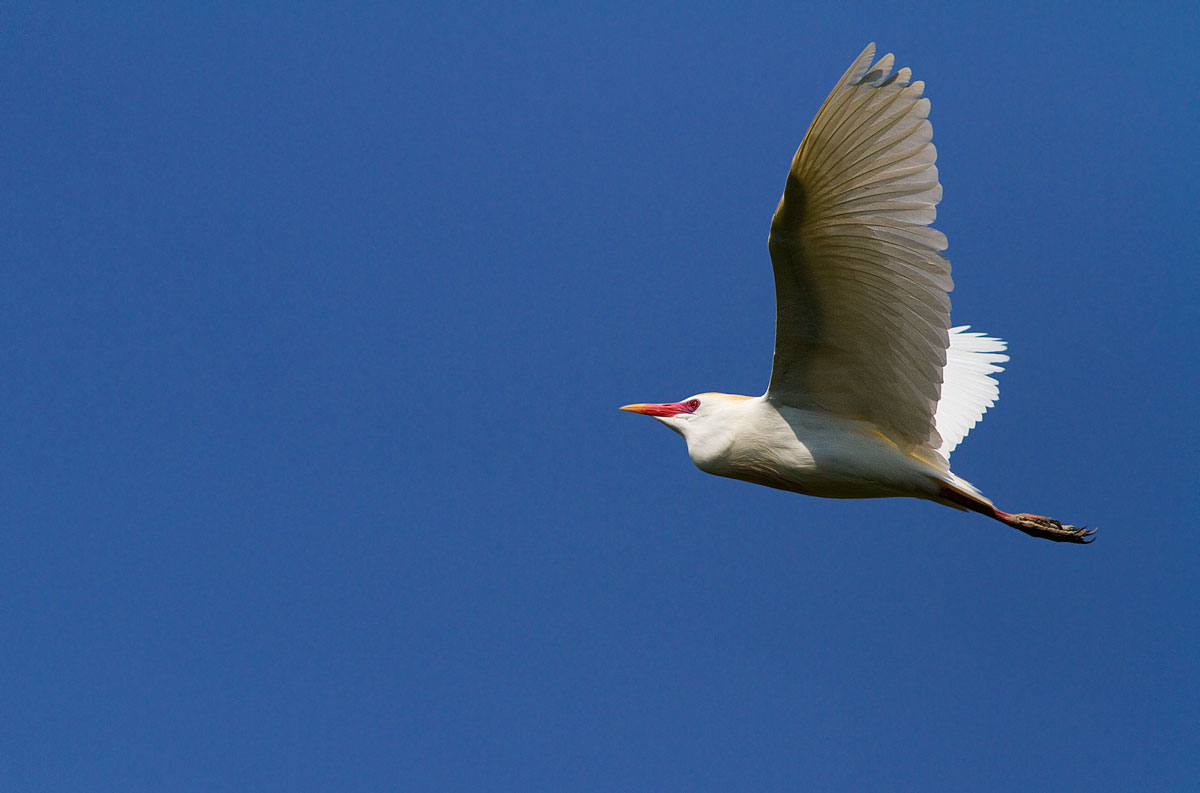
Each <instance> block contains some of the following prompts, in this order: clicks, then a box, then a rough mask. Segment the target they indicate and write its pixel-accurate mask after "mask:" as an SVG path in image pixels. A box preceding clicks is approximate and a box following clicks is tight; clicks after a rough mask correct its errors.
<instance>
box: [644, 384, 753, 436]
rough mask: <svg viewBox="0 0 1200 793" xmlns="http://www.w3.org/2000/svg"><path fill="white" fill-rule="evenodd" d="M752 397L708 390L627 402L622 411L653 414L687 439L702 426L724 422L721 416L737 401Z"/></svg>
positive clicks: (700, 429)
mask: <svg viewBox="0 0 1200 793" xmlns="http://www.w3.org/2000/svg"><path fill="white" fill-rule="evenodd" d="M747 399H749V397H744V396H739V395H736V394H717V393H706V394H696V395H695V396H690V397H688V398H687V399H684V400H682V401H680V402H639V403H637V404H634V405H624V406H622V407H621V410H628V411H629V412H630V413H642V414H644V415H647V416H653V417H654V418H656V419H658V420H659V421H660V422H662V423H663V424H665V425H667V426H668V427H670V428H671V429H673V430H675V431H676V432H678V433H679V434H680V435H682V436H684V437H685V438H686V437H688V436H689V434H695V433H696V432H697V431H698V430H699V431H703V430H702V428H705V427H709V426H710V425H714V424H716V423H719V422H720V418H719V417H721V416H722V415H723V414H725V413H726V412H727V410H728V409H729V408H730V407H731V406H732V405H734V404H738V403H741V402H742V401H744V400H747Z"/></svg>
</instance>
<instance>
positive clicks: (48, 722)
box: [0, 2, 1200, 793]
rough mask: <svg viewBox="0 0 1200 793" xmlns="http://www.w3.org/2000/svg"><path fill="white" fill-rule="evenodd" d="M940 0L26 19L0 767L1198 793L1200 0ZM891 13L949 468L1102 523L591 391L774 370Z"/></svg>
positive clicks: (743, 386)
mask: <svg viewBox="0 0 1200 793" xmlns="http://www.w3.org/2000/svg"><path fill="white" fill-rule="evenodd" d="M94 5H99V4H94ZM962 5H965V4H947V5H943V6H930V5H925V6H914V5H912V4H897V5H880V4H865V3H864V4H845V3H838V4H828V6H826V5H822V6H811V5H799V4H786V3H778V4H770V5H756V6H751V7H744V6H739V7H737V8H736V10H734V9H732V8H727V9H723V10H722V9H713V8H708V7H700V6H695V5H693V4H679V5H674V6H671V7H660V8H657V9H655V10H646V9H644V8H642V7H641V5H640V4H628V5H617V6H613V5H607V4H605V5H598V6H591V7H566V6H563V7H557V8H555V9H553V10H546V9H541V10H532V9H526V10H514V9H509V10H504V11H498V10H495V9H494V8H488V7H486V6H485V7H469V6H459V7H456V9H455V10H430V9H425V10H417V9H413V8H410V7H407V6H404V5H394V6H371V7H364V6H356V7H352V8H351V7H344V8H343V7H339V8H334V7H332V6H292V5H281V6H277V7H275V8H274V9H273V10H263V9H261V8H257V9H253V10H246V9H236V10H235V9H233V8H231V7H221V8H217V7H213V6H212V5H210V4H203V5H201V4H196V5H192V6H178V5H173V6H170V7H169V8H157V9H149V8H142V9H140V10H135V9H133V8H132V7H128V6H107V5H106V7H105V8H104V9H102V10H97V9H96V8H94V7H93V8H88V7H86V6H85V5H83V4H79V5H71V6H60V7H49V6H41V5H39V6H38V7H37V10H30V9H24V10H21V9H15V8H12V7H9V8H8V9H7V10H5V11H4V12H3V14H2V17H3V20H2V21H3V24H2V25H0V73H2V74H3V79H2V80H0V106H2V107H3V121H2V122H0V128H2V129H3V130H4V134H3V145H2V146H0V184H2V185H3V190H2V195H3V198H2V200H3V206H2V207H0V209H2V211H0V240H2V241H3V250H4V253H3V260H4V265H5V266H4V272H5V278H4V287H3V289H2V290H0V332H2V338H3V344H2V345H0V359H2V363H3V373H4V376H3V378H0V412H2V414H3V416H4V432H3V442H2V443H0V519H2V525H0V638H2V646H0V680H2V681H3V682H2V683H0V714H2V717H0V745H2V746H3V750H2V754H3V756H4V759H3V762H2V763H0V789H3V790H10V791H76V790H89V791H106V790H111V791H142V790H145V791H164V790H170V791H224V790H228V791H246V790H256V791H259V790H279V791H332V790H353V791H360V790H361V791H390V790H405V791H407V790H414V791H423V790H428V791H572V793H575V792H579V791H643V790H645V791H720V790H737V791H783V790H789V791H792V790H820V791H862V790H912V791H929V790H947V791H1015V790H1046V791H1068V790H1088V791H1128V790H1135V789H1140V790H1194V789H1197V786H1198V785H1200V739H1198V729H1200V728H1198V724H1200V682H1198V671H1197V670H1198V669H1200V611H1198V608H1197V602H1198V598H1200V584H1198V580H1197V574H1196V570H1197V563H1198V562H1200V559H1198V556H1200V554H1198V552H1197V531H1198V527H1197V525H1196V519H1195V514H1196V509H1197V507H1198V506H1200V494H1198V493H1200V471H1198V470H1197V459H1198V454H1200V452H1198V448H1200V438H1198V434H1197V426H1196V410H1195V408H1196V392H1197V387H1198V386H1200V383H1198V382H1197V374H1196V372H1197V356H1196V352H1195V350H1196V342H1197V338H1198V329H1200V328H1198V323H1197V319H1196V314H1197V302H1198V300H1200V289H1198V287H1200V283H1198V276H1197V242H1196V240H1197V231H1198V228H1200V225H1198V220H1197V218H1198V213H1197V209H1196V206H1197V205H1196V196H1197V178H1198V177H1200V168H1198V164H1200V163H1198V160H1200V156H1198V151H1200V148H1198V147H1197V139H1198V135H1200V104H1198V99H1197V97H1200V80H1198V78H1197V71H1196V68H1195V66H1194V64H1193V62H1192V61H1193V59H1194V55H1195V53H1196V50H1197V44H1200V27H1198V18H1200V15H1198V14H1197V12H1196V10H1195V8H1194V7H1190V6H1192V4H1189V3H1183V2H1176V3H1158V4H1154V3H1151V4H1140V5H1138V6H1136V8H1135V7H1133V6H1132V4H1131V5H1130V6H1129V7H1122V6H1120V5H1116V4H1113V5H1103V4H1102V5H1096V4H1093V3H1078V4H1074V5H1070V6H1059V5H1051V6H1047V5H1045V4H1042V3H1028V4H1018V5H1016V6H1012V5H1011V4H1003V5H1004V6H1005V7H1004V8H1003V9H1002V8H1001V7H1000V5H997V4H992V7H991V8H989V9H983V8H982V6H974V5H973V6H972V7H971V8H963V7H962ZM834 6H836V10H835V8H834ZM872 40H875V41H878V42H879V46H880V50H881V52H886V51H895V52H896V53H897V55H898V60H899V62H900V64H902V65H909V66H911V67H913V68H914V70H915V74H916V76H917V77H918V78H919V79H923V80H925V81H926V83H927V95H928V96H930V97H931V99H932V101H933V112H932V120H933V122H934V129H935V142H936V144H937V146H938V150H939V152H940V159H939V166H940V167H941V169H942V170H941V173H942V182H943V184H944V186H945V201H944V203H943V205H942V211H941V214H940V216H939V219H938V226H939V227H940V228H941V229H942V230H944V231H945V232H946V233H947V234H948V235H949V239H950V249H949V251H948V253H949V255H950V257H951V259H952V260H953V262H954V266H955V270H954V272H955V276H956V280H957V282H958V285H959V287H958V290H957V291H956V292H955V293H954V319H955V321H956V322H959V323H970V324H972V325H975V326H976V327H977V328H979V329H982V330H987V331H989V332H992V333H996V334H999V335H1001V336H1003V337H1004V338H1006V339H1008V340H1009V341H1010V343H1011V352H1012V354H1013V361H1012V363H1011V364H1010V369H1009V371H1008V372H1006V373H1005V374H1004V375H1003V379H1002V399H1001V401H1000V403H999V405H998V406H997V408H996V409H994V410H993V412H991V413H989V414H988V416H987V419H986V420H985V421H984V422H983V424H981V425H980V426H979V427H977V428H976V430H975V431H974V432H973V433H972V435H971V436H970V437H969V438H968V439H967V441H966V443H965V444H964V445H963V446H962V447H961V448H960V449H959V450H958V451H957V452H956V453H955V456H954V462H955V469H956V470H957V471H959V472H960V473H961V474H962V475H963V476H965V477H966V478H968V479H970V480H972V481H974V482H976V483H977V484H978V485H980V486H981V487H982V488H983V489H984V490H985V492H987V493H988V494H990V495H991V496H992V497H993V498H995V499H996V501H997V503H998V504H999V505H1000V506H1001V507H1002V508H1005V509H1008V510H1011V511H1034V512H1044V513H1046V514H1050V515H1055V516H1058V517H1061V518H1062V519H1064V520H1068V521H1071V522H1075V523H1087V524H1093V525H1094V524H1099V525H1100V526H1101V527H1102V530H1101V532H1100V534H1099V537H1098V540H1097V541H1096V543H1095V544H1094V545H1092V546H1091V547H1088V548H1080V547H1075V546H1063V545H1055V544H1051V543H1047V542H1039V541H1035V540H1032V539H1030V538H1027V537H1025V536H1023V535H1021V534H1019V533H1017V532H1015V531H1011V530H1009V529H1006V528H1004V527H1003V526H1001V525H999V524H997V523H993V522H991V521H987V520H984V519H983V518H980V517H978V516H972V515H964V514H961V513H957V512H954V511H951V510H947V509H944V508H940V507H936V506H933V505H930V504H924V503H918V502H915V501H913V502H906V501H874V502H834V501H821V500H816V499H806V498H803V497H799V496H795V495H789V494H785V493H780V492H775V491H770V490H767V489H763V488H756V487H752V486H749V485H746V484H742V483H738V482H733V481H727V480H720V479H716V478H713V477H709V476H706V475H704V474H701V473H700V472H699V471H697V470H695V469H694V468H693V467H692V466H691V464H690V463H689V462H688V460H687V458H686V455H685V451H684V447H683V444H682V443H681V441H680V439H679V438H678V437H676V436H674V435H672V434H671V433H669V432H667V431H666V430H664V429H663V428H661V427H659V426H656V425H655V423H654V422H652V421H650V420H649V419H645V418H643V417H639V416H632V415H629V414H626V413H620V412H618V411H617V410H616V407H617V406H618V405H621V404H624V403H626V402H632V401H648V400H655V401H658V400H673V399H678V398H681V397H684V396H686V395H688V394H691V393H693V392H697V391H704V390H722V391H731V392H740V393H748V394H757V393H761V391H762V389H763V388H764V387H765V385H766V381H767V376H768V371H769V367H770V349H771V340H772V333H773V327H772V322H773V294H772V283H771V274H770V267H769V264H768V259H767V250H766V235H767V225H768V222H769V218H770V214H771V212H772V211H773V209H774V207H775V203H776V201H777V198H778V195H779V192H780V190H781V189H782V185H783V179H784V175H785V172H786V169H787V166H788V163H789V161H790V158H791V156H792V153H793V151H794V149H795V147H796V145H797V144H798V143H799V141H800V138H801V136H802V134H803V132H804V130H805V128H806V127H807V125H808V122H809V120H810V119H811V117H812V115H813V113H814V112H815V111H816V109H817V108H818V107H819V105H820V102H821V101H822V99H823V98H824V97H825V95H826V93H827V92H828V91H829V89H830V88H831V87H832V86H833V84H834V82H835V81H836V79H837V78H838V77H839V76H840V75H841V73H842V72H843V70H844V69H845V68H846V67H847V66H848V65H849V64H850V62H851V61H852V60H853V59H854V57H855V56H856V55H857V54H858V53H859V51H860V50H861V49H862V47H863V46H864V45H865V44H866V43H867V42H868V41H872Z"/></svg>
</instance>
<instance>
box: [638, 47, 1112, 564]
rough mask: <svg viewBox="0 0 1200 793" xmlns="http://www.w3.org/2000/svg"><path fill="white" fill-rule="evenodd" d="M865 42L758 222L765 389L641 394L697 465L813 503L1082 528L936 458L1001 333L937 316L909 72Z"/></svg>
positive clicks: (999, 355)
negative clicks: (1031, 509) (762, 245)
mask: <svg viewBox="0 0 1200 793" xmlns="http://www.w3.org/2000/svg"><path fill="white" fill-rule="evenodd" d="M874 57H875V45H874V44H871V45H868V47H867V48H866V49H865V50H864V51H863V53H862V54H861V55H859V56H858V58H857V59H856V60H855V61H854V63H853V65H851V66H850V68H849V69H848V70H847V71H846V73H845V74H844V75H843V76H842V79H841V80H839V81H838V83H837V85H836V86H835V87H834V89H833V91H832V92H831V93H830V94H829V97H828V98H827V99H826V100H825V103H824V104H823V105H822V106H821V109H820V111H818V112H817V115H816V118H814V119H813V122H812V124H811V125H810V126H809V128H808V132H807V133H806V134H805V136H804V139H803V141H802V142H801V143H800V148H799V149H798V150H797V151H796V155H795V157H794V158H793V159H792V166H791V170H790V171H789V172H788V175H787V182H786V184H785V186H784V191H783V197H782V198H781V199H780V201H779V206H778V208H777V209H776V210H775V216H774V218H773V219H772V221H771V233H770V237H769V248H770V254H771V264H772V266H773V268H774V271H775V300H776V314H775V356H774V361H773V365H772V369H771V380H770V384H769V385H768V387H767V392H766V393H765V394H763V395H762V396H758V397H748V396H740V395H736V394H722V393H701V394H697V395H695V396H692V397H688V398H687V399H684V400H682V401H680V402H662V403H655V404H649V403H639V404H635V405H625V406H624V407H622V408H621V409H622V410H627V411H632V412H634V413H644V414H646V415H649V416H653V417H654V418H655V419H657V420H658V421H660V422H662V423H663V424H665V425H667V426H668V427H669V428H671V429H672V430H674V431H676V432H678V433H679V434H680V435H682V436H683V437H684V439H685V440H686V441H687V448H688V455H689V456H690V457H691V459H692V462H694V463H695V464H696V466H697V467H698V468H700V469H701V470H702V471H705V472H707V473H710V474H715V475H717V476H726V477H732V478H734V479H741V480H745V481H747V482H752V483H755V484H759V485H766V486H767V487H774V488H779V489H782V490H789V491H793V492H796V493H802V494H805V495H810V496H821V497H825V498H885V497H897V496H900V497H911V498H920V499H927V500H929V501H934V502H937V503H939V504H943V505H945V506H949V507H954V508H956V509H960V510H964V511H965V510H970V511H973V512H978V513H981V514H983V515H987V516H988V517H990V518H995V519H996V520H998V521H1000V522H1002V523H1005V524H1007V525H1009V526H1012V527H1013V528H1016V529H1019V530H1020V531H1023V532H1025V533H1026V534H1028V535H1031V536H1033V537H1041V538H1044V539H1047V540H1054V541H1057V542H1073V543H1086V542H1089V541H1090V538H1091V535H1092V534H1094V533H1095V530H1094V529H1093V530H1091V531H1088V529H1087V527H1086V526H1084V527H1081V528H1076V527H1074V526H1070V525H1066V524H1063V523H1060V522H1059V521H1057V520H1054V519H1053V518H1047V517H1044V516H1042V515H1031V514H1027V513H1017V514H1011V513H1008V512H1002V511H1001V510H999V509H997V508H996V507H995V506H994V505H993V504H992V502H991V501H990V500H989V499H988V498H986V497H985V496H984V495H983V494H982V493H981V492H980V491H979V490H978V489H977V488H976V487H975V486H974V485H972V484H971V483H970V482H967V481H966V480H965V479H962V478H960V477H958V476H956V475H955V474H954V473H952V472H951V470H950V463H949V458H950V453H951V452H952V451H954V448H955V447H956V446H958V444H959V443H960V442H961V441H962V439H963V438H964V437H965V436H966V434H967V433H968V432H969V431H970V430H971V428H972V427H974V426H975V424H976V423H977V422H978V421H979V420H980V419H981V418H982V417H983V414H984V412H985V411H986V410H987V409H988V408H989V407H991V406H992V405H994V404H995V400H996V399H997V397H998V395H999V389H998V388H997V383H996V380H995V378H993V377H992V376H991V375H992V374H994V373H996V372H999V371H1002V368H1003V367H1001V366H1000V364H1001V363H1003V362H1005V361H1007V360H1008V356H1007V355H1005V354H1004V350H1005V348H1006V345H1005V343H1004V342H1003V341H1001V340H1000V339H997V338H993V337H991V336H987V335H984V334H982V333H972V332H969V326H960V327H951V326H950V298H949V296H948V294H947V293H948V292H949V291H950V290H951V289H953V286H954V285H953V282H952V281H951V279H950V262H949V261H948V260H947V259H946V257H945V255H944V254H943V253H942V251H944V250H945V249H946V237H945V235H944V234H942V233H941V232H940V231H937V230H935V229H933V228H932V227H931V226H930V224H931V223H932V222H933V220H934V218H935V216H936V209H935V207H936V206H937V203H938V201H939V200H941V197H942V186H941V184H940V183H939V182H938V170H937V167H936V166H935V165H934V161H935V160H936V158H937V154H936V150H935V149H934V146H933V143H932V142H931V141H932V137H933V128H932V127H931V125H930V123H929V120H928V115H929V100H928V99H926V98H923V97H922V95H921V94H922V92H923V90H924V83H922V82H919V81H913V80H911V76H912V72H911V70H909V69H907V68H904V69H899V70H898V71H893V65H894V59H893V57H892V55H891V54H888V55H885V56H883V57H882V58H880V59H879V60H878V61H875V60H874Z"/></svg>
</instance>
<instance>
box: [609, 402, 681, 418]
mask: <svg viewBox="0 0 1200 793" xmlns="http://www.w3.org/2000/svg"><path fill="white" fill-rule="evenodd" d="M621 410H628V411H629V412H630V413H644V414H645V415H647V416H660V417H663V418H666V417H668V416H678V415H679V414H680V413H692V412H694V411H693V409H692V408H691V407H689V406H688V405H686V404H684V403H683V402H638V403H637V404H633V405H622V406H621Z"/></svg>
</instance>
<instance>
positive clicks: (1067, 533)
mask: <svg viewBox="0 0 1200 793" xmlns="http://www.w3.org/2000/svg"><path fill="white" fill-rule="evenodd" d="M992 513H993V514H992V515H991V517H993V518H995V519H996V520H998V521H1000V522H1001V523H1005V524H1007V525H1009V526H1012V527H1013V528H1014V529H1016V530H1017V531H1023V532H1025V533H1026V534H1028V535H1029V536H1030V537H1041V538H1042V539H1043V540H1052V541H1053V542H1075V543H1080V544H1085V545H1086V544H1087V543H1089V542H1091V541H1092V540H1093V539H1094V538H1093V537H1092V535H1093V534H1095V533H1096V530H1095V529H1092V530H1091V531H1089V530H1088V527H1087V526H1081V527H1079V528H1075V527H1074V526H1071V525H1064V524H1062V523H1060V522H1058V521H1057V520H1055V519H1054V518H1047V517H1046V516H1044V515H1030V514H1028V513H1026V512H1018V513H1017V514H1015V515H1013V514H1009V513H1008V512H1001V511H1000V510H998V509H995V508H994V507H993V508H992ZM984 514H987V513H984Z"/></svg>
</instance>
